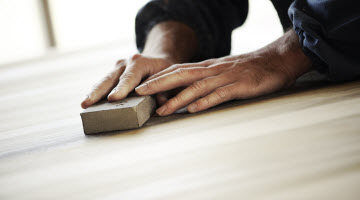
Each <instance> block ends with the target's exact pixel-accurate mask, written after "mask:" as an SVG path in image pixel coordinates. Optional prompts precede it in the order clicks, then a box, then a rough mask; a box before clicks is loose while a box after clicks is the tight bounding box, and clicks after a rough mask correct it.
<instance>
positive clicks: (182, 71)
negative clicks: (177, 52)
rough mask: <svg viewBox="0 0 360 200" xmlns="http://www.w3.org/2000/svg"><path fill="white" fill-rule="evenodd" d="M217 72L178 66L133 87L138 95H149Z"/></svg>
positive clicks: (203, 68) (188, 83)
mask: <svg viewBox="0 0 360 200" xmlns="http://www.w3.org/2000/svg"><path fill="white" fill-rule="evenodd" d="M219 73H220V72H219V71H218V70H216V69H214V68H207V67H194V68H179V69H177V70H175V71H172V72H170V73H168V74H164V75H162V76H160V77H158V78H154V79H152V80H149V81H146V82H145V83H143V84H142V85H140V86H139V87H137V88H135V91H136V93H137V94H139V95H151V94H155V93H158V92H163V91H167V90H171V89H174V88H178V87H181V86H187V85H190V84H191V83H193V82H195V81H197V80H200V79H203V78H205V77H208V76H215V75H217V74H219Z"/></svg>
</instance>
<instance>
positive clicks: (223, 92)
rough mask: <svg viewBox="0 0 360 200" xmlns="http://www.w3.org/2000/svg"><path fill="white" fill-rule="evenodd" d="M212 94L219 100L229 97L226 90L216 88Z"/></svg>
mask: <svg viewBox="0 0 360 200" xmlns="http://www.w3.org/2000/svg"><path fill="white" fill-rule="evenodd" d="M214 93H215V95H217V96H218V97H219V98H225V97H227V96H228V95H229V91H228V89H226V88H217V89H216V90H215V92H214Z"/></svg>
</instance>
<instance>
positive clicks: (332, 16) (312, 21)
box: [288, 0, 360, 81]
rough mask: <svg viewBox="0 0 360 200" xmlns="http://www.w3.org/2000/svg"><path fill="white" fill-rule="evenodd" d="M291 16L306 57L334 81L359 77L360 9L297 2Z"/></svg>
mask: <svg viewBox="0 0 360 200" xmlns="http://www.w3.org/2000/svg"><path fill="white" fill-rule="evenodd" d="M288 14H289V16H290V19H291V21H292V23H293V25H294V30H295V32H296V33H297V35H298V36H299V40H300V44H301V46H302V48H303V50H304V53H305V54H306V55H308V56H309V58H310V59H312V61H313V63H314V65H315V66H317V68H318V70H319V71H320V72H323V73H326V74H327V75H328V77H329V78H330V79H331V80H334V81H346V80H353V79H355V78H358V77H359V76H360V51H359V48H360V5H359V3H358V2H357V1H352V0H322V1H319V0H295V1H294V2H293V3H292V5H291V6H290V8H289V11H288Z"/></svg>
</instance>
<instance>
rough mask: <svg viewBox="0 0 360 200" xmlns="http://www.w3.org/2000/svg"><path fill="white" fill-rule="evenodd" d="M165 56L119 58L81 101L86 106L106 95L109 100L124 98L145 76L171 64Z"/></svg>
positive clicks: (83, 106) (136, 55)
mask: <svg viewBox="0 0 360 200" xmlns="http://www.w3.org/2000/svg"><path fill="white" fill-rule="evenodd" d="M172 64H173V62H171V61H170V60H169V59H167V58H155V57H148V56H143V55H140V54H135V55H133V56H132V57H131V58H129V59H127V60H119V61H118V62H117V64H116V66H115V69H114V70H112V71H111V72H110V73H109V74H108V75H107V76H105V77H104V78H103V79H102V80H101V81H100V82H99V83H97V84H96V85H95V86H94V87H93V89H92V91H91V92H90V93H89V95H87V97H86V99H85V100H84V101H83V102H82V103H81V107H82V108H84V109H85V108H87V107H89V106H91V105H93V104H94V103H96V102H98V101H99V100H101V99H103V98H104V97H105V96H107V98H108V100H109V101H118V100H121V99H123V98H125V97H126V96H127V95H128V94H129V93H130V92H131V91H132V90H134V88H135V87H136V86H138V84H139V83H140V82H141V80H142V79H143V78H145V77H148V76H151V75H153V74H155V73H157V72H159V71H161V70H163V69H165V68H167V67H169V66H170V65H172Z"/></svg>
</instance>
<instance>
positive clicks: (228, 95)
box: [187, 83, 237, 113]
mask: <svg viewBox="0 0 360 200" xmlns="http://www.w3.org/2000/svg"><path fill="white" fill-rule="evenodd" d="M236 90H237V88H236V85H235V84H234V83H232V84H229V85H226V86H223V87H219V88H217V89H216V90H214V91H213V92H212V93H210V94H209V95H207V96H205V97H203V98H201V99H199V100H197V101H195V102H194V103H192V104H190V105H189V106H188V107H187V110H188V111H189V112H191V113H194V112H199V111H203V110H206V109H208V108H210V107H213V106H216V105H218V104H220V103H223V102H225V101H230V100H232V99H234V98H235V94H236Z"/></svg>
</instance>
